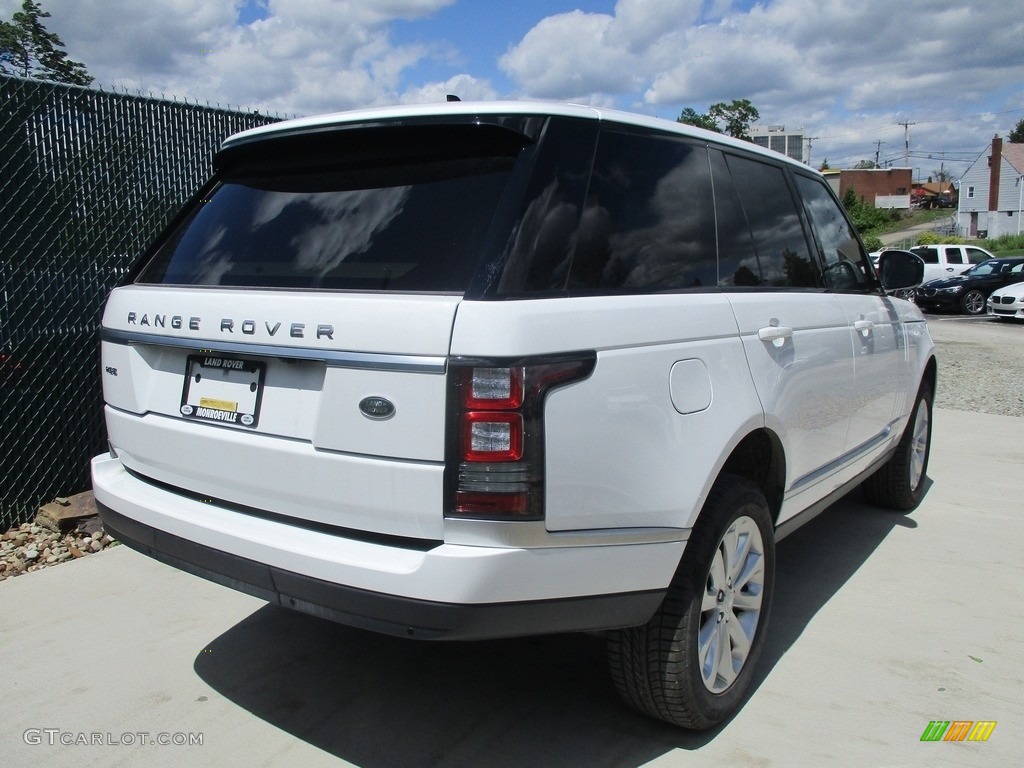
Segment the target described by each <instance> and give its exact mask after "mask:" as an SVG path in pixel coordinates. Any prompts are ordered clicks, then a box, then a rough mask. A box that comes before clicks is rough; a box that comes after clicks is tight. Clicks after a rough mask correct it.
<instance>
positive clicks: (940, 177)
mask: <svg viewBox="0 0 1024 768" xmlns="http://www.w3.org/2000/svg"><path fill="white" fill-rule="evenodd" d="M932 178H934V179H935V180H936V181H937V182H939V183H940V184H945V183H946V182H947V181H952V180H953V174H952V173H950V172H949V171H947V170H946V169H945V168H939V169H938V170H937V171H932V175H931V176H930V177H929V178H928V181H931V180H932Z"/></svg>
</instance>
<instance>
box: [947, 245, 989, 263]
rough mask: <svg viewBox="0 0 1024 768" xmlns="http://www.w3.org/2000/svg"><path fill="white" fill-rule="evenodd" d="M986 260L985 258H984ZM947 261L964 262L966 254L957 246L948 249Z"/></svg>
mask: <svg viewBox="0 0 1024 768" xmlns="http://www.w3.org/2000/svg"><path fill="white" fill-rule="evenodd" d="M983 261H984V259H983ZM946 263H947V264H963V263H964V255H963V254H962V253H960V251H958V250H956V249H955V248H950V249H947V251H946Z"/></svg>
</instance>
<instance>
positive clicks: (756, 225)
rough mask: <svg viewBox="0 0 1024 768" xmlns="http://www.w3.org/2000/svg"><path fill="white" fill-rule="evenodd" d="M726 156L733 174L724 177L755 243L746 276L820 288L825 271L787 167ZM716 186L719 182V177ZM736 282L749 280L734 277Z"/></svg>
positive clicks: (780, 284) (779, 284) (781, 284)
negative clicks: (816, 258) (816, 256)
mask: <svg viewBox="0 0 1024 768" xmlns="http://www.w3.org/2000/svg"><path fill="white" fill-rule="evenodd" d="M725 160H726V164H727V166H728V169H729V172H730V178H729V179H728V180H726V179H723V180H721V181H722V183H732V185H733V186H734V188H735V194H736V195H737V196H738V198H739V200H740V203H741V205H742V206H743V211H744V213H745V216H746V223H747V226H748V227H749V228H750V235H751V237H752V238H753V246H754V251H753V253H751V254H750V255H749V256H748V257H747V258H746V259H744V260H743V262H742V264H740V265H738V266H737V267H736V271H739V270H745V271H744V273H743V274H744V275H745V276H747V277H750V279H756V281H757V282H756V285H761V286H769V287H779V288H783V287H793V288H814V287H817V286H819V285H820V284H821V280H820V277H821V276H820V272H819V269H818V267H817V265H816V263H815V261H814V260H813V259H812V258H811V252H810V251H809V250H808V247H807V238H806V237H805V235H804V230H803V225H802V222H801V218H800V213H799V209H798V208H797V205H796V202H795V201H794V199H793V196H792V194H790V191H789V186H788V185H787V184H786V178H785V173H784V172H783V170H782V168H779V167H777V166H774V165H769V164H768V163H762V162H759V161H756V160H751V159H749V158H745V157H739V156H736V155H726V156H725ZM715 184H716V186H717V185H718V184H719V179H718V178H717V177H716V179H715ZM734 284H735V285H741V284H743V283H741V282H739V281H738V280H735V279H734Z"/></svg>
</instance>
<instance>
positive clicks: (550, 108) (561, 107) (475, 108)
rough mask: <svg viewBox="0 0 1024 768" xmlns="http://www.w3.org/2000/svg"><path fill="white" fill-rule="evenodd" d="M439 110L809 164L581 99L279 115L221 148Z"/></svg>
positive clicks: (439, 112) (431, 114)
mask: <svg viewBox="0 0 1024 768" xmlns="http://www.w3.org/2000/svg"><path fill="white" fill-rule="evenodd" d="M444 115H480V116H486V115H552V116H557V117H574V118H581V119H585V120H599V121H603V122H611V123H621V124H624V125H630V126H636V127H641V128H650V129H652V130H656V131H664V132H667V133H675V134H679V135H682V136H691V137H694V138H697V139H703V140H705V141H713V142H715V143H717V144H720V145H727V146H732V147H735V148H737V149H742V150H744V151H746V152H752V153H755V154H759V155H764V156H765V157H770V158H772V159H773V160H776V161H783V162H788V163H790V164H791V165H795V166H798V167H800V168H801V169H803V170H810V168H809V167H808V166H806V165H804V164H803V163H800V162H797V161H796V160H793V159H791V158H788V157H786V156H784V155H780V154H779V153H777V152H770V151H768V150H766V149H763V148H762V147H759V146H758V145H756V144H753V143H751V142H748V141H743V140H741V139H734V138H732V137H731V136H726V135H724V134H721V133H714V132H712V131H706V130H704V129H702V128H696V127H694V126H692V125H684V124H683V123H678V122H676V121H674V120H666V119H664V118H660V117H650V116H647V115H637V114H634V113H632V112H622V111H619V110H614V109H601V108H599V107H590V106H586V105H584V104H565V103H559V102H549V101H452V102H433V103H429V104H405V105H401V106H393V107H377V108H373V109H360V110H353V111H349V112H333V113H330V114H325V115H314V116H312V117H300V118H297V119H294V120H284V121H282V122H279V123H272V124H270V125H264V126H260V127H259V128H251V129H249V130H247V131H242V132H241V133H236V134H234V135H233V136H229V137H228V138H227V139H225V140H224V143H223V145H222V147H230V146H234V145H237V144H242V143H246V142H249V141H252V140H257V139H262V138H266V137H270V136H275V135H279V134H290V133H303V132H306V131H309V130H315V129H317V128H322V127H329V126H333V125H346V124H349V123H362V122H376V121H381V120H394V119H403V118H415V117H436V116H444Z"/></svg>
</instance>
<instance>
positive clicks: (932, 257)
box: [911, 248, 984, 264]
mask: <svg viewBox="0 0 1024 768" xmlns="http://www.w3.org/2000/svg"><path fill="white" fill-rule="evenodd" d="M911 251H912V252H913V253H916V254H917V255H918V256H920V257H921V259H922V260H923V261H924V263H925V264H938V263H939V251H938V249H936V248H912V249H911ZM983 261H984V259H983Z"/></svg>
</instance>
